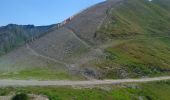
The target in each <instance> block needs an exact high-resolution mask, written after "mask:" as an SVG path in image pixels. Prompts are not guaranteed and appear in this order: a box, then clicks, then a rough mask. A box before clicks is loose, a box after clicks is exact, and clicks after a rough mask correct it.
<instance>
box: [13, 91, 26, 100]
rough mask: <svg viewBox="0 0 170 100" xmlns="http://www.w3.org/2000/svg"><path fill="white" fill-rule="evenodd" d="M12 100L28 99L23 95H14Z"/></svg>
mask: <svg viewBox="0 0 170 100" xmlns="http://www.w3.org/2000/svg"><path fill="white" fill-rule="evenodd" d="M12 100H29V97H28V95H27V94H25V93H20V94H16V95H15V96H14V97H13V98H12Z"/></svg>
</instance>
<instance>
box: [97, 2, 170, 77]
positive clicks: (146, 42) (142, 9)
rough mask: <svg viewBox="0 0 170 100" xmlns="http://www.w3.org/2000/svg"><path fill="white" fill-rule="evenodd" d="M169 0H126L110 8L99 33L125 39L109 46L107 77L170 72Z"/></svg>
mask: <svg viewBox="0 0 170 100" xmlns="http://www.w3.org/2000/svg"><path fill="white" fill-rule="evenodd" d="M166 3H167V4H168V3H169V4H170V2H169V1H167V0H154V1H153V2H148V0H125V1H124V2H123V3H122V4H120V5H119V6H117V7H115V8H114V9H112V10H110V11H109V12H108V14H109V16H110V23H107V24H105V25H103V26H102V27H101V29H100V30H98V37H100V36H101V39H103V38H104V39H105V40H107V39H108V38H109V39H112V40H119V39H122V41H125V42H123V43H121V42H120V44H117V45H111V46H110V47H108V48H106V49H105V53H106V55H107V58H106V59H103V62H101V63H99V64H96V66H97V67H99V68H101V69H102V70H103V73H104V76H103V78H126V77H142V76H158V75H169V74H170V60H169V59H170V30H169V27H170V13H169V11H170V9H169V8H168V7H167V4H166Z"/></svg>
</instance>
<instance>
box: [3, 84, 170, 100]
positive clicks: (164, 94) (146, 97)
mask: <svg viewBox="0 0 170 100" xmlns="http://www.w3.org/2000/svg"><path fill="white" fill-rule="evenodd" d="M169 92H170V81H162V82H152V83H143V84H135V83H131V84H126V85H125V84H122V85H117V86H98V87H96V88H83V87H80V88H79V87H77V88H71V87H25V88H18V87H17V88H1V89H0V95H1V96H6V95H10V94H13V93H28V94H37V95H38V94H40V95H45V96H47V97H49V99H50V100H169V98H170V96H169Z"/></svg>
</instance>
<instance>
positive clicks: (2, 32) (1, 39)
mask: <svg viewBox="0 0 170 100" xmlns="http://www.w3.org/2000/svg"><path fill="white" fill-rule="evenodd" d="M53 26H54V25H50V26H38V27H36V26H34V25H15V24H9V25H7V26H3V27H0V55H3V54H5V53H8V52H9V51H11V50H12V49H14V48H16V47H18V46H20V45H23V44H24V43H25V42H28V41H29V40H32V39H33V38H38V37H39V36H40V35H43V33H45V32H46V31H48V30H49V29H50V28H52V27H53Z"/></svg>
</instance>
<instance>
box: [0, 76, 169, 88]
mask: <svg viewBox="0 0 170 100" xmlns="http://www.w3.org/2000/svg"><path fill="white" fill-rule="evenodd" d="M162 80H170V76H164V77H155V78H141V79H117V80H87V81H69V80H68V81H63V80H62V81H60V80H57V81H38V80H0V87H9V86H11V87H15V86H19V87H25V86H88V85H105V84H110V85H111V84H121V83H131V82H132V83H133V82H135V83H142V82H152V81H162Z"/></svg>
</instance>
